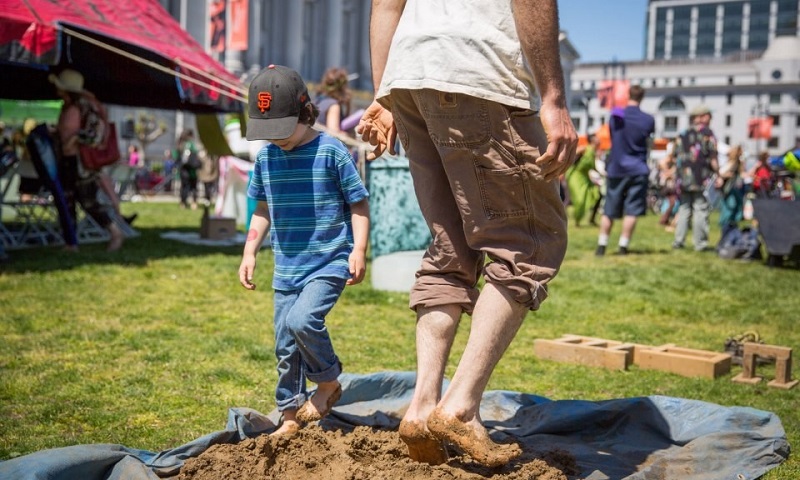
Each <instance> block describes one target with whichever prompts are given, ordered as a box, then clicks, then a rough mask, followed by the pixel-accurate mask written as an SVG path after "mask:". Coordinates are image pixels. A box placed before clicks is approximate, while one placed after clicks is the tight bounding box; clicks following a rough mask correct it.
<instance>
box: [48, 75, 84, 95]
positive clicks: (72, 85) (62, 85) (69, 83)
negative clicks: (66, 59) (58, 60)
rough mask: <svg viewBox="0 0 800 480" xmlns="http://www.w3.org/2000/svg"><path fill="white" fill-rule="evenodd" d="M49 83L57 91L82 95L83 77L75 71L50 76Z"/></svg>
mask: <svg viewBox="0 0 800 480" xmlns="http://www.w3.org/2000/svg"><path fill="white" fill-rule="evenodd" d="M47 78H48V79H50V83H52V84H53V85H55V86H56V88H58V89H59V90H64V91H65V92H72V93H83V92H84V89H83V75H81V74H80V72H76V71H75V70H71V69H66V70H64V71H62V72H61V73H59V74H58V76H56V75H54V74H52V73H51V74H50V76H49V77H47Z"/></svg>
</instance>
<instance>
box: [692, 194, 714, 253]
mask: <svg viewBox="0 0 800 480" xmlns="http://www.w3.org/2000/svg"><path fill="white" fill-rule="evenodd" d="M692 209H693V210H694V224H693V225H692V240H693V241H694V249H695V250H697V251H702V250H705V249H706V248H708V232H709V221H708V217H709V215H710V210H711V204H710V203H709V202H708V200H707V199H706V197H705V196H704V195H703V194H702V193H698V194H696V195H695V197H694V198H693V199H692Z"/></svg>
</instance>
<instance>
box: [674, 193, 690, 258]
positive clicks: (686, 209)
mask: <svg viewBox="0 0 800 480" xmlns="http://www.w3.org/2000/svg"><path fill="white" fill-rule="evenodd" d="M680 202H681V203H680V206H679V207H678V225H677V227H676V228H675V241H674V242H673V243H672V247H673V248H683V244H684V242H686V235H687V234H688V233H689V220H691V218H692V197H691V195H689V194H688V193H684V194H681V196H680Z"/></svg>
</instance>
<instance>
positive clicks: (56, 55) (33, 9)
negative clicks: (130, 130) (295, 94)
mask: <svg viewBox="0 0 800 480" xmlns="http://www.w3.org/2000/svg"><path fill="white" fill-rule="evenodd" d="M64 68H73V69H75V70H78V71H80V72H81V73H83V75H84V77H85V78H86V88H87V89H89V90H91V91H93V92H94V93H95V94H96V95H97V96H98V98H100V99H101V100H102V101H104V102H107V103H112V104H117V105H129V106H140V107H153V108H164V109H177V110H188V111H194V112H196V113H202V112H225V111H230V112H233V111H240V110H241V109H242V105H243V103H242V101H243V93H244V91H245V89H244V87H242V85H241V84H240V82H239V80H238V79H237V78H236V77H235V76H233V75H232V74H231V73H229V72H228V71H226V70H225V69H224V68H223V67H222V65H220V64H219V62H217V61H216V60H214V59H212V58H211V57H210V56H208V55H207V54H206V53H205V51H204V50H203V48H202V46H200V45H199V44H198V43H197V42H196V41H195V40H194V39H193V38H192V37H191V36H190V35H189V34H188V33H187V32H186V31H184V30H183V29H182V28H181V27H180V25H179V24H178V23H177V22H176V21H175V19H174V18H172V17H171V16H170V15H169V13H168V12H167V11H166V10H164V8H163V7H162V6H161V5H160V4H159V3H158V2H157V1H156V0H124V1H119V0H0V97H2V98H11V99H26V100H34V99H50V98H55V97H56V95H55V89H54V88H53V86H52V85H51V84H50V83H49V82H48V80H47V77H48V75H49V74H50V73H58V72H59V71H61V70H63V69H64Z"/></svg>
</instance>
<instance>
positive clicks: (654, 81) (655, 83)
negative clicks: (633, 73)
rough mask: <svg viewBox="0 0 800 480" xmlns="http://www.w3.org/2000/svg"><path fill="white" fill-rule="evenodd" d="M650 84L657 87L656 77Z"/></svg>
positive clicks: (799, 101)
mask: <svg viewBox="0 0 800 480" xmlns="http://www.w3.org/2000/svg"><path fill="white" fill-rule="evenodd" d="M650 85H651V86H652V87H653V88H655V87H656V86H657V85H658V82H656V79H655V78H654V79H653V80H651V81H650ZM798 99H800V97H798ZM797 103H800V100H798V102H797Z"/></svg>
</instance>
